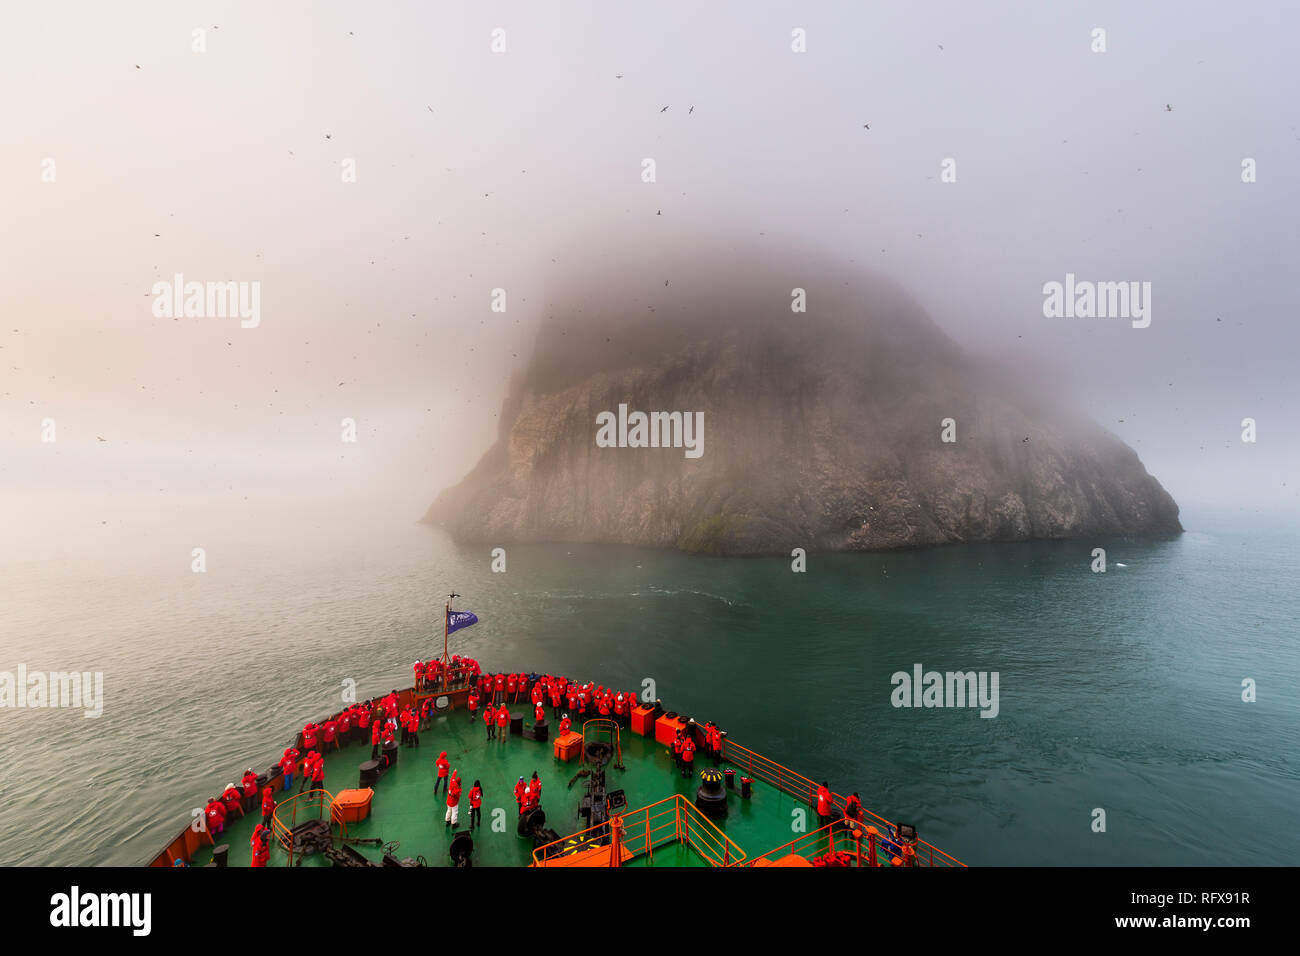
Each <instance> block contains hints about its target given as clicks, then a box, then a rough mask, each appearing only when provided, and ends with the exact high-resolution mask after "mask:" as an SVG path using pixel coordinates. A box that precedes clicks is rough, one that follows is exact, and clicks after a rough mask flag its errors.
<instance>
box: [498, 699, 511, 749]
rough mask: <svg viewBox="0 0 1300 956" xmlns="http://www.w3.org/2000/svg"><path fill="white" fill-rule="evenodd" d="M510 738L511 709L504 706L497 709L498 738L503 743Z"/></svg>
mask: <svg viewBox="0 0 1300 956" xmlns="http://www.w3.org/2000/svg"><path fill="white" fill-rule="evenodd" d="M509 736H510V708H509V707H507V706H506V705H505V704H502V705H501V706H500V707H498V708H497V737H498V738H500V740H501V742H502V743H505V739H506V738H507V737H509Z"/></svg>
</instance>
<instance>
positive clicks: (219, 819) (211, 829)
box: [203, 797, 226, 843]
mask: <svg viewBox="0 0 1300 956" xmlns="http://www.w3.org/2000/svg"><path fill="white" fill-rule="evenodd" d="M203 815H204V818H205V825H206V826H207V828H208V835H209V836H211V837H212V842H214V843H215V842H216V838H217V837H219V836H221V834H222V832H223V831H224V830H225V829H226V805H225V804H224V803H222V802H221V801H220V800H218V799H217V798H216V797H213V798H212V799H211V800H209V801H208V805H207V807H206V808H205V809H204V811H203Z"/></svg>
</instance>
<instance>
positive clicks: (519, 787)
mask: <svg viewBox="0 0 1300 956" xmlns="http://www.w3.org/2000/svg"><path fill="white" fill-rule="evenodd" d="M527 790H528V784H526V783H524V778H523V777H520V778H519V782H518V783H517V784H515V803H517V804H519V815H520V816H523V813H524V793H525V792H526V791H527Z"/></svg>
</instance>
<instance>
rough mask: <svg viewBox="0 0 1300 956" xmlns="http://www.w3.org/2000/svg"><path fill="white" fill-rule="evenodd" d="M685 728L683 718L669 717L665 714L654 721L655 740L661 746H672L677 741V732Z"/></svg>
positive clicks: (684, 719)
mask: <svg viewBox="0 0 1300 956" xmlns="http://www.w3.org/2000/svg"><path fill="white" fill-rule="evenodd" d="M685 726H686V718H685V717H669V716H668V715H667V714H664V716H662V717H660V718H659V719H658V720H656V721H655V740H657V741H658V742H659V743H661V744H667V745H668V746H669V747H671V746H672V745H673V741H674V740H676V739H677V730H678V728H680V727H685Z"/></svg>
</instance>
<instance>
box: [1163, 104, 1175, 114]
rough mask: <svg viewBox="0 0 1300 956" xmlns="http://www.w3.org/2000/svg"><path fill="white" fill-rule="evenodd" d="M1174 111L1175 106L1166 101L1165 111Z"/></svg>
mask: <svg viewBox="0 0 1300 956" xmlns="http://www.w3.org/2000/svg"><path fill="white" fill-rule="evenodd" d="M1173 111H1174V108H1173V107H1172V106H1170V105H1169V104H1168V103H1166V104H1165V112H1166V113H1172V112H1173Z"/></svg>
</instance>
